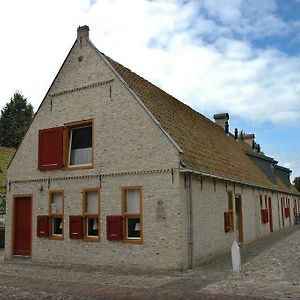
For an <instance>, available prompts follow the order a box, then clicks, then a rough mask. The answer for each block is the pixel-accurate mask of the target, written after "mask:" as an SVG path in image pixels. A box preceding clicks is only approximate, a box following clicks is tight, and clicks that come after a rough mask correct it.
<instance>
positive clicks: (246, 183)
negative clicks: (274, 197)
mask: <svg viewBox="0 0 300 300" xmlns="http://www.w3.org/2000/svg"><path fill="white" fill-rule="evenodd" d="M179 172H180V173H194V174H197V175H202V176H205V177H211V178H215V179H220V180H224V181H229V182H233V183H238V184H243V185H246V186H251V187H256V188H261V189H265V190H270V191H276V192H280V193H286V194H289V195H296V196H298V197H299V196H300V194H295V193H293V192H292V191H290V192H288V191H284V190H281V189H278V188H271V187H266V186H263V185H258V184H254V183H248V182H244V181H240V180H237V179H233V178H229V177H223V176H219V175H214V174H211V173H207V172H203V171H197V170H193V169H179Z"/></svg>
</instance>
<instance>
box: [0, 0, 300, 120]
mask: <svg viewBox="0 0 300 300" xmlns="http://www.w3.org/2000/svg"><path fill="white" fill-rule="evenodd" d="M184 3H185V4H184ZM1 12H2V17H1V19H0V26H1V29H2V32H1V41H2V43H1V48H0V57H1V58H2V63H1V69H0V80H1V83H2V84H1V89H0V108H1V107H2V106H4V104H5V103H6V102H7V101H8V100H9V98H10V97H11V96H12V95H13V93H14V91H15V90H17V89H19V90H21V91H22V92H23V93H24V95H25V96H26V97H27V98H28V100H29V101H30V102H32V103H33V104H34V106H35V108H37V107H38V106H39V103H40V102H41V101H42V99H43V97H44V95H45V93H46V91H47V90H48V88H49V86H50V84H51V82H52V80H53V79H54V77H55V75H56V73H57V71H58V69H59V67H60V65H61V64H62V62H63V60H64V58H65V57H66V55H67V53H68V51H69V49H70V48H71V46H72V44H73V42H74V40H75V38H76V28H77V27H78V26H79V25H84V24H87V25H89V26H90V30H91V32H90V36H91V40H92V41H93V43H94V44H95V45H96V46H97V47H98V49H99V50H100V51H102V52H104V53H105V54H107V55H109V56H111V57H112V58H113V59H115V60H117V61H119V62H120V63H122V64H124V65H126V66H127V67H129V68H130V69H132V70H134V71H135V72H137V73H138V74H140V75H142V76H144V77H145V78H147V79H149V80H150V81H152V82H154V83H155V84H157V85H159V86H160V87H161V88H163V89H164V90H166V91H167V92H169V93H171V94H172V95H174V96H175V97H177V98H179V99H180V100H182V101H184V102H185V103H188V104H189V105H191V106H192V107H194V108H196V109H197V110H199V111H201V112H204V113H205V114H207V115H208V116H212V114H213V113H216V112H223V111H228V112H230V113H231V116H232V117H234V116H240V117H242V118H244V119H245V120H248V121H249V122H255V123H259V122H273V123H274V124H289V125H294V124H296V123H297V122H298V123H299V121H300V101H299V99H300V88H299V87H300V72H299V70H300V58H299V57H297V56H294V57H292V56H288V55H285V54H284V53H281V52H280V51H278V50H276V49H272V48H270V47H269V48H265V49H259V48H256V47H255V44H254V43H253V40H256V39H261V38H264V37H268V36H272V37H274V36H280V35H284V34H288V33H289V32H291V31H292V30H294V29H295V28H299V27H300V22H293V23H287V22H286V21H284V20H282V19H281V18H280V17H279V16H278V15H277V14H276V12H277V6H276V2H275V1H273V0H264V1H260V0H256V1H254V0H251V1H250V0H247V1H246V0H227V1H225V0H207V1H196V0H190V1H187V2H186V1H179V0H178V1H175V0H173V1H163V0H160V1H147V0H131V1H126V0H98V1H94V0H92V1H91V0H77V1H74V0H73V1H72V0H60V1H58V0H52V1H50V0H44V1H38V0H27V1H23V0H10V1H5V2H2V3H1Z"/></svg>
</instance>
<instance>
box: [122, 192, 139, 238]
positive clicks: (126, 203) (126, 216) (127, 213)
mask: <svg viewBox="0 0 300 300" xmlns="http://www.w3.org/2000/svg"><path fill="white" fill-rule="evenodd" d="M122 217H123V241H124V242H128V243H142V242H143V224H142V188H141V187H126V188H122Z"/></svg>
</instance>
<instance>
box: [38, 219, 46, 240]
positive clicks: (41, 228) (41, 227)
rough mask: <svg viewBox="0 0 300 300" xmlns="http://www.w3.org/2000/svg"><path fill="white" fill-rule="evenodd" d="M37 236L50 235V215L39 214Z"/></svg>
mask: <svg viewBox="0 0 300 300" xmlns="http://www.w3.org/2000/svg"><path fill="white" fill-rule="evenodd" d="M37 236H38V237H45V236H49V216H37Z"/></svg>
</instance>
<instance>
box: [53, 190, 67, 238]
mask: <svg viewBox="0 0 300 300" xmlns="http://www.w3.org/2000/svg"><path fill="white" fill-rule="evenodd" d="M49 215H50V238H52V239H63V232H64V193H63V191H51V192H50V208H49Z"/></svg>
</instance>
